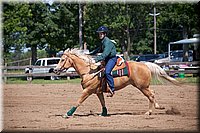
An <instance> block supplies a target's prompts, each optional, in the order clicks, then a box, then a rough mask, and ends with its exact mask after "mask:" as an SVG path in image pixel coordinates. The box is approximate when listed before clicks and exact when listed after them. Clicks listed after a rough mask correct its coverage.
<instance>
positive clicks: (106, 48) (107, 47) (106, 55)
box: [91, 37, 117, 62]
mask: <svg viewBox="0 0 200 133" xmlns="http://www.w3.org/2000/svg"><path fill="white" fill-rule="evenodd" d="M98 52H102V54H101V55H98V56H97V57H96V58H95V62H99V61H102V60H104V61H107V60H108V59H110V58H112V57H114V56H116V54H117V52H116V47H115V45H114V43H113V42H112V41H111V40H110V39H109V38H108V37H104V39H103V40H102V41H101V46H99V47H98V48H97V49H95V50H94V51H92V52H91V54H96V53H98Z"/></svg>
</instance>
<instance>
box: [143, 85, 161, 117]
mask: <svg viewBox="0 0 200 133" xmlns="http://www.w3.org/2000/svg"><path fill="white" fill-rule="evenodd" d="M141 91H142V93H143V94H144V95H145V96H146V97H147V98H148V99H149V110H148V111H147V112H146V113H145V114H146V115H151V113H152V111H153V107H155V109H164V107H161V106H160V105H159V104H158V103H157V102H155V97H154V93H153V91H152V90H151V89H150V88H149V87H148V88H145V89H141Z"/></svg>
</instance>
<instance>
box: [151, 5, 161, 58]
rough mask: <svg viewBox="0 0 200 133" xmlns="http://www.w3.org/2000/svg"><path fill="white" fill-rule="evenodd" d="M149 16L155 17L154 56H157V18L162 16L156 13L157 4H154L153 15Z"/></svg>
mask: <svg viewBox="0 0 200 133" xmlns="http://www.w3.org/2000/svg"><path fill="white" fill-rule="evenodd" d="M149 15H151V16H153V21H154V28H153V29H154V54H156V51H157V50H156V48H157V44H156V16H158V15H160V13H156V7H155V4H154V7H153V14H152V13H149Z"/></svg>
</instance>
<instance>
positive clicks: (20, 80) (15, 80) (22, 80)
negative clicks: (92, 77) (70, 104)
mask: <svg viewBox="0 0 200 133" xmlns="http://www.w3.org/2000/svg"><path fill="white" fill-rule="evenodd" d="M6 83H7V84H27V83H30V82H29V81H27V80H26V79H25V78H8V79H7V82H6ZM31 83H32V84H65V83H75V84H78V83H81V79H80V78H75V79H71V80H67V79H61V80H45V79H33V80H32V81H31Z"/></svg>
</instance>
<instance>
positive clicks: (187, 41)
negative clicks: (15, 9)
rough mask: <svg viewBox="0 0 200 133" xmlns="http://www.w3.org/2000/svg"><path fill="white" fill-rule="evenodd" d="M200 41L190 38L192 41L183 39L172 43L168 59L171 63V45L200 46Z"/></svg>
mask: <svg viewBox="0 0 200 133" xmlns="http://www.w3.org/2000/svg"><path fill="white" fill-rule="evenodd" d="M199 43H200V40H199V38H190V39H183V40H179V41H176V42H170V43H169V44H168V59H169V61H170V45H171V44H199Z"/></svg>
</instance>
